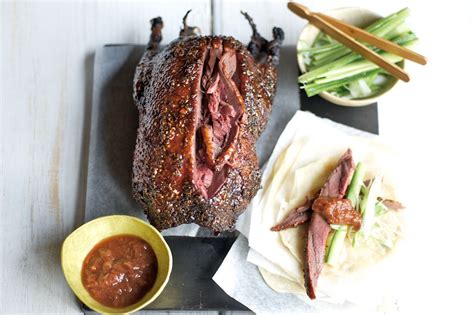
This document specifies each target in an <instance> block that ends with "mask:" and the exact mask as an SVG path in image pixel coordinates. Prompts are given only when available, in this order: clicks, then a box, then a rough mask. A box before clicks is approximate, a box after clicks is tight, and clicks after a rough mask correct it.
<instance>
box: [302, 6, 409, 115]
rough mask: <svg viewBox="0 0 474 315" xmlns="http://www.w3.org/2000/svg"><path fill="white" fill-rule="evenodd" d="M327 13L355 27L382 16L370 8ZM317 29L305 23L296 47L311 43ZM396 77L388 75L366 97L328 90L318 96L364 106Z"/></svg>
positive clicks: (336, 10)
mask: <svg viewBox="0 0 474 315" xmlns="http://www.w3.org/2000/svg"><path fill="white" fill-rule="evenodd" d="M326 14H327V15H330V16H332V17H334V18H336V19H339V20H342V21H344V22H346V23H349V24H351V25H355V26H357V27H366V26H368V25H370V24H372V23H373V22H375V21H377V20H378V19H380V18H382V16H380V15H379V14H377V13H374V12H372V11H370V10H367V9H363V8H340V9H334V10H331V11H329V12H326ZM319 32H320V31H319V29H318V28H316V27H315V26H313V25H312V24H307V25H306V26H305V27H304V28H303V31H302V32H301V34H300V37H299V39H298V43H297V45H296V49H297V50H300V49H302V48H304V47H305V46H303V45H305V43H313V41H314V39H315V38H316V36H317V35H318V34H319ZM297 59H298V66H299V68H300V71H301V73H305V72H306V67H305V64H304V60H303V56H300V55H297ZM398 65H399V66H400V67H402V68H403V67H404V62H401V63H399V64H398ZM397 81H398V79H396V78H394V77H390V79H389V81H388V82H387V83H386V84H385V85H384V88H383V89H382V90H380V91H379V92H378V93H377V94H375V95H372V96H369V97H368V98H360V99H347V98H341V97H337V96H335V95H333V94H331V93H328V92H321V93H320V94H319V96H321V97H322V98H324V99H326V100H328V101H330V102H331V103H334V104H337V105H342V106H351V107H357V106H366V105H369V104H372V103H375V102H377V100H378V99H379V98H380V97H381V96H382V95H383V94H385V93H387V92H388V91H389V90H391V89H392V88H393V86H394V85H395V84H396V83H397Z"/></svg>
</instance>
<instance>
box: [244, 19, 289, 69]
mask: <svg viewBox="0 0 474 315" xmlns="http://www.w3.org/2000/svg"><path fill="white" fill-rule="evenodd" d="M241 13H242V15H243V16H244V17H245V18H246V19H247V21H248V22H249V24H250V27H251V28H252V37H251V39H250V42H249V44H248V46H247V49H248V50H249V52H250V53H251V54H252V56H253V57H254V58H255V61H257V63H268V64H272V65H274V66H276V65H278V63H279V59H280V48H281V45H282V43H283V39H284V38H285V33H284V32H283V30H282V29H281V28H279V27H274V28H273V40H271V41H268V40H266V39H265V38H264V37H263V36H262V35H260V33H259V32H258V30H257V25H255V22H254V21H253V19H252V17H251V16H250V15H249V14H248V13H247V12H241Z"/></svg>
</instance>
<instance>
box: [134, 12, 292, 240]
mask: <svg viewBox="0 0 474 315" xmlns="http://www.w3.org/2000/svg"><path fill="white" fill-rule="evenodd" d="M188 13H189V12H188ZM188 13H187V14H186V16H185V17H184V19H183V28H182V29H181V32H180V36H179V38H178V39H176V40H174V41H173V42H171V43H170V44H169V45H168V46H166V47H165V48H164V49H163V50H161V51H160V49H159V44H160V41H161V39H162V36H161V29H162V27H163V22H162V20H161V18H155V19H153V20H152V21H151V24H152V27H151V31H152V32H151V36H150V42H149V44H148V47H147V50H146V52H145V54H144V56H143V58H142V59H141V61H140V63H139V64H138V66H137V70H136V73H135V79H134V91H133V96H134V100H135V103H136V106H137V107H138V111H139V127H138V132H137V141H136V147H135V153H134V159H133V193H134V197H135V199H136V200H138V201H139V202H140V203H141V204H142V205H143V207H144V209H145V213H146V214H147V216H148V219H149V221H150V222H151V224H153V225H154V226H155V227H157V228H158V229H159V230H163V229H167V228H170V227H174V226H177V225H180V224H183V223H191V222H195V223H197V224H199V225H201V226H204V227H208V228H210V229H212V230H213V231H215V232H221V231H226V230H231V229H233V227H234V225H235V221H236V218H237V217H238V216H239V215H240V214H241V213H242V212H243V211H244V210H245V208H246V207H247V205H248V204H249V202H250V200H251V199H252V198H253V196H254V195H255V193H256V192H257V190H258V188H259V186H260V170H259V167H258V161H257V155H256V152H255V143H256V141H257V139H258V138H259V136H260V134H261V133H262V131H263V130H264V128H265V125H266V122H267V120H268V117H269V114H270V112H271V109H272V101H273V97H274V95H275V89H276V83H277V66H278V63H279V52H280V46H281V44H282V41H283V37H284V35H283V31H282V30H281V29H280V28H276V27H275V28H273V40H271V41H267V40H266V39H265V38H263V37H262V36H261V35H260V34H259V33H258V32H257V28H256V26H255V24H254V23H253V20H252V19H251V18H250V16H249V15H247V14H246V13H243V15H244V16H245V18H246V19H247V20H248V21H249V23H250V26H251V28H252V31H253V34H252V37H251V41H250V43H249V44H248V46H247V47H245V46H244V45H243V44H242V43H240V42H239V41H237V40H235V39H234V38H232V37H227V36H200V35H199V29H198V28H196V27H190V26H188V25H187V23H186V17H187V15H188Z"/></svg>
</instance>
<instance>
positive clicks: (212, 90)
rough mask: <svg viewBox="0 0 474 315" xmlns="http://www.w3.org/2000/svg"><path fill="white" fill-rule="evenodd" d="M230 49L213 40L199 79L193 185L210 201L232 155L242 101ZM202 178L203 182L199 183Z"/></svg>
mask: <svg viewBox="0 0 474 315" xmlns="http://www.w3.org/2000/svg"><path fill="white" fill-rule="evenodd" d="M236 62H237V60H236V54H235V51H234V50H225V49H224V47H223V42H222V41H221V40H213V41H212V43H211V47H209V48H208V49H207V56H206V59H205V64H204V66H203V74H202V77H201V90H202V93H201V117H200V119H199V120H198V130H199V131H198V132H197V134H196V139H197V140H196V147H195V150H196V172H194V183H195V186H196V188H197V189H198V191H199V192H200V193H201V195H202V196H203V197H204V198H206V199H209V198H212V197H214V196H215V194H216V193H217V192H218V191H219V190H220V188H221V187H222V186H223V185H224V182H225V179H226V177H227V176H226V174H227V172H228V170H229V168H231V167H232V166H231V165H230V164H229V161H230V159H231V158H232V155H233V154H234V152H235V142H236V141H237V139H238V133H239V130H240V129H239V124H240V119H241V117H242V114H243V112H244V110H245V104H244V100H243V98H242V95H241V94H240V91H239V89H238V88H237V85H236V84H235V82H233V81H232V76H233V75H234V73H235V71H236ZM202 178H205V179H206V180H201V179H202Z"/></svg>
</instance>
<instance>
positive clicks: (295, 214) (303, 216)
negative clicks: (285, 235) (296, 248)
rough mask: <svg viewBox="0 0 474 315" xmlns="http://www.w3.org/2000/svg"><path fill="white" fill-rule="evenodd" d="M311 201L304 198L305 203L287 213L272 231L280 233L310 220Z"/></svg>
mask: <svg viewBox="0 0 474 315" xmlns="http://www.w3.org/2000/svg"><path fill="white" fill-rule="evenodd" d="M312 203H313V200H312V199H309V198H306V202H305V203H304V204H303V205H301V206H299V207H298V208H295V209H293V210H291V211H290V213H288V215H287V216H286V217H285V219H284V220H283V221H282V222H281V223H280V224H277V225H275V226H274V227H272V228H271V230H272V231H282V230H286V229H288V228H292V227H296V226H298V225H300V224H303V223H305V222H308V221H309V220H310V219H311V211H309V210H311V204H312Z"/></svg>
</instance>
